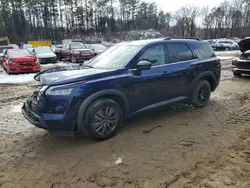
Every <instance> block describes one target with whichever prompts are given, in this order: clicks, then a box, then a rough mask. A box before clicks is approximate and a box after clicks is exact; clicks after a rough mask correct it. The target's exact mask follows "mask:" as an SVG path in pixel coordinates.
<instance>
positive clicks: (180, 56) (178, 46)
mask: <svg viewBox="0 0 250 188" xmlns="http://www.w3.org/2000/svg"><path fill="white" fill-rule="evenodd" d="M167 53H168V57H169V60H168V62H169V63H175V62H180V61H188V60H192V59H195V57H194V55H193V53H192V52H191V50H190V49H189V47H188V46H187V45H186V44H184V43H173V44H168V51H167Z"/></svg>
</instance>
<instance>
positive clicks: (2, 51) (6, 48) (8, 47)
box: [0, 45, 14, 56]
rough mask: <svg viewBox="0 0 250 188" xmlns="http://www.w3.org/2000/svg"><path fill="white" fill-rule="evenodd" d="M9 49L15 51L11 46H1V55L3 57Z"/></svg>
mask: <svg viewBox="0 0 250 188" xmlns="http://www.w3.org/2000/svg"><path fill="white" fill-rule="evenodd" d="M8 49H14V47H13V46H11V45H5V46H0V55H1V56H3V54H4V52H5V50H8Z"/></svg>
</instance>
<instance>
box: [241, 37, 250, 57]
mask: <svg viewBox="0 0 250 188" xmlns="http://www.w3.org/2000/svg"><path fill="white" fill-rule="evenodd" d="M239 47H240V51H241V52H243V53H244V52H246V51H248V50H250V37H247V38H244V39H242V40H241V41H240V42H239Z"/></svg>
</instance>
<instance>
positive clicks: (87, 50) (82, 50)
mask: <svg viewBox="0 0 250 188" xmlns="http://www.w3.org/2000/svg"><path fill="white" fill-rule="evenodd" d="M72 51H77V52H84V51H86V52H92V50H90V49H86V48H84V49H72Z"/></svg>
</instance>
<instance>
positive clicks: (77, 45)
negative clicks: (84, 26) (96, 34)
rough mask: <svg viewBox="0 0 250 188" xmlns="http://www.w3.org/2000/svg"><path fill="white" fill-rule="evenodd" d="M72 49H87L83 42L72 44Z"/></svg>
mask: <svg viewBox="0 0 250 188" xmlns="http://www.w3.org/2000/svg"><path fill="white" fill-rule="evenodd" d="M70 47H71V49H83V48H86V46H85V45H84V44H83V43H81V42H75V43H71V44H70Z"/></svg>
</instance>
